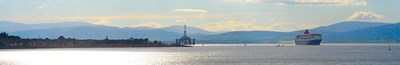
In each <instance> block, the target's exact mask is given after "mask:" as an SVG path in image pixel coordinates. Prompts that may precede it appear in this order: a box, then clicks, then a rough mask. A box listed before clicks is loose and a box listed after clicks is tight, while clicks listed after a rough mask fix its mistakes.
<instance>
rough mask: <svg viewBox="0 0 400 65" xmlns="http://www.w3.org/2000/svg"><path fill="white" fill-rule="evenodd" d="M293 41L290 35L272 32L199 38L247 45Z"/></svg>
mask: <svg viewBox="0 0 400 65" xmlns="http://www.w3.org/2000/svg"><path fill="white" fill-rule="evenodd" d="M289 39H293V37H291V34H289V33H285V32H273V31H234V32H227V33H222V34H217V35H210V36H206V37H203V38H199V41H203V42H215V43H218V42H224V43H247V42H252V43H253V42H254V43H255V42H277V41H279V40H289Z"/></svg>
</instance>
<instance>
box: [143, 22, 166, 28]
mask: <svg viewBox="0 0 400 65" xmlns="http://www.w3.org/2000/svg"><path fill="white" fill-rule="evenodd" d="M137 26H144V27H153V28H161V27H165V25H164V24H161V23H157V22H146V23H140V24H138V25H137Z"/></svg>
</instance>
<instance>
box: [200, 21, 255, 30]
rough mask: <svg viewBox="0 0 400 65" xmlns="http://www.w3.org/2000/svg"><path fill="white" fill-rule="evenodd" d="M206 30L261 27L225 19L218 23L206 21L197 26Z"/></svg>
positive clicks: (253, 28)
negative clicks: (225, 20)
mask: <svg viewBox="0 0 400 65" xmlns="http://www.w3.org/2000/svg"><path fill="white" fill-rule="evenodd" d="M197 27H199V28H203V29H205V30H207V31H213V32H220V31H250V30H259V29H262V27H260V26H255V25H254V24H251V23H247V22H239V21H227V22H218V23H208V24H203V25H199V26H197Z"/></svg>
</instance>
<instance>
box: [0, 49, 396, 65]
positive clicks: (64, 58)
mask: <svg viewBox="0 0 400 65" xmlns="http://www.w3.org/2000/svg"><path fill="white" fill-rule="evenodd" d="M198 45H200V44H198ZM391 47H392V48H391V49H392V50H390V51H389V50H388V45H387V44H323V45H321V46H294V45H286V46H284V47H275V46H274V45H252V44H249V45H247V46H246V47H244V46H240V45H225V46H224V45H222V46H221V45H214V46H212V45H207V44H206V45H205V46H195V47H139V48H55V49H9V50H1V52H0V63H2V64H4V65H7V64H10V65H257V64H258V65H259V64H261V65H332V64H350V65H354V64H360V65H363V64H371V65H381V64H383V65H397V64H400V62H399V61H400V51H399V50H400V45H399V44H395V45H393V44H392V45H391Z"/></svg>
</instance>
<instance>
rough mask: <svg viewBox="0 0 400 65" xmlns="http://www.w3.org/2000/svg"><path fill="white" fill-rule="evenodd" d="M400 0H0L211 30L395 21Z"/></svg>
mask: <svg viewBox="0 0 400 65" xmlns="http://www.w3.org/2000/svg"><path fill="white" fill-rule="evenodd" d="M399 4H400V0H0V15H1V16H0V20H7V21H15V22H21V23H26V24H39V23H54V22H66V21H69V22H77V21H78V22H88V23H93V24H98V25H108V26H117V27H138V26H148V27H155V28H160V27H166V26H171V25H183V24H187V25H190V26H195V27H199V28H202V29H205V30H208V31H216V32H218V31H252V30H267V31H293V30H300V29H307V28H313V27H318V26H326V25H329V24H334V23H338V22H344V21H353V20H358V21H372V22H387V23H396V22H399V21H400V20H399V19H400V12H399V11H400V8H399Z"/></svg>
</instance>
